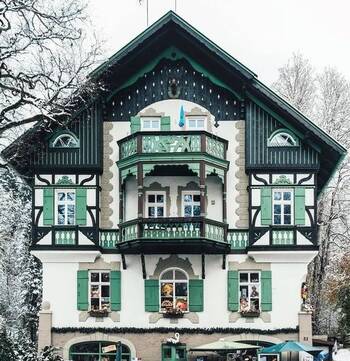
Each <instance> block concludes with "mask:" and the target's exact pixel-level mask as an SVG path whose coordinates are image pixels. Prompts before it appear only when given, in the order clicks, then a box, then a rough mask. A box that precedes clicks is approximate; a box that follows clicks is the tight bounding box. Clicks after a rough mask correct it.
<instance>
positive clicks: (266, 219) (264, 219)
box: [261, 187, 272, 225]
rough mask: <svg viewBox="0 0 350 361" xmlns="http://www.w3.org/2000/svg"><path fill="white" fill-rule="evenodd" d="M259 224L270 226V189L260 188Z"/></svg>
mask: <svg viewBox="0 0 350 361" xmlns="http://www.w3.org/2000/svg"><path fill="white" fill-rule="evenodd" d="M261 224H262V225H270V224H272V189H271V188H270V187H263V188H261Z"/></svg>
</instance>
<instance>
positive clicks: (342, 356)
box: [333, 348, 350, 361]
mask: <svg viewBox="0 0 350 361" xmlns="http://www.w3.org/2000/svg"><path fill="white" fill-rule="evenodd" d="M333 360H334V361H350V349H345V348H342V349H341V350H338V352H337V354H336V355H335V354H333Z"/></svg>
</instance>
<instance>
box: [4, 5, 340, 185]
mask: <svg viewBox="0 0 350 361" xmlns="http://www.w3.org/2000/svg"><path fill="white" fill-rule="evenodd" d="M172 48H175V49H176V50H177V52H178V53H180V54H181V56H183V57H186V60H188V61H189V62H190V63H191V65H192V66H193V67H194V68H196V67H197V68H198V69H199V70H201V71H203V72H204V71H206V72H207V74H206V75H207V76H208V77H209V78H210V79H211V80H213V81H214V82H216V83H217V84H219V85H220V86H221V87H225V88H227V89H230V90H231V91H232V92H233V93H234V94H235V95H236V97H237V98H238V99H240V100H241V101H244V100H247V101H253V102H254V103H255V104H258V105H259V107H261V108H262V109H264V111H266V112H268V113H269V114H270V115H271V116H272V117H273V118H274V119H276V120H277V121H278V122H280V123H281V124H282V125H283V126H284V127H288V128H290V129H292V130H293V131H294V132H295V133H296V134H297V135H298V137H299V138H300V139H301V140H302V141H303V142H304V143H305V144H308V145H309V146H311V147H313V148H314V149H317V151H318V152H319V153H320V158H321V164H320V173H319V179H318V184H319V187H320V188H322V187H323V186H324V185H325V184H326V183H327V182H328V181H329V179H330V178H331V175H332V173H333V172H334V171H335V169H336V167H337V165H338V164H339V163H340V162H341V160H342V159H343V157H344V156H345V154H346V149H345V148H344V147H342V146H341V145H340V144H339V143H337V142H336V141H335V140H334V139H333V138H332V137H330V136H329V135H328V134H327V133H325V132H324V131H323V130H322V129H320V128H319V127H317V126H316V125H315V124H314V123H312V122H311V121H310V120H309V119H308V118H306V117H305V116H304V115H303V114H302V113H300V112H299V111H298V110H296V109H295V108H294V107H293V106H291V105H290V104H288V102H286V101H285V100H284V99H282V98H281V97H279V96H278V95H277V94H276V93H274V92H273V91H272V90H271V89H270V88H268V87H267V86H266V85H264V84H263V83H262V82H260V81H259V80H258V78H257V76H256V74H255V73H254V72H252V71H251V70H250V69H248V68H247V67H246V66H244V65H243V64H242V63H240V62H239V61H238V60H237V59H235V58H234V57H232V56H231V55H230V54H228V53H227V52H225V51H224V50H223V49H221V48H220V47H219V46H217V45H216V44H215V43H214V42H212V41H211V40H209V39H208V38H207V37H205V36H204V35H203V34H202V33H200V32H199V31H198V30H196V29H195V28H194V27H192V26H191V25H190V24H189V23H187V22H186V21H185V20H184V19H182V18H181V17H180V16H178V15H177V14H175V13H174V12H172V11H169V12H168V13H167V14H165V15H164V16H163V17H161V18H160V19H159V20H158V21H156V22H155V23H154V24H152V25H151V26H150V27H148V28H147V29H146V30H145V31H144V32H142V33H141V34H140V35H138V36H137V37H136V38H134V39H133V40H132V41H130V42H129V43H128V44H127V45H126V46H124V47H123V48H122V49H120V50H119V51H118V52H117V53H115V54H114V55H112V56H111V57H110V58H109V59H108V60H107V61H105V62H104V63H103V64H101V65H100V66H99V67H97V68H96V69H95V70H94V71H92V72H91V73H90V75H89V77H90V78H91V79H94V80H96V81H103V82H104V83H105V84H106V85H107V89H108V92H107V94H106V93H105V94H103V95H102V96H101V95H100V96H99V97H100V100H101V98H102V100H105V99H110V98H111V94H113V92H116V91H118V90H120V89H121V88H123V87H127V86H130V85H131V84H132V83H133V82H136V81H137V79H138V77H140V76H142V74H143V73H144V72H146V70H147V69H148V71H149V70H150V69H152V66H155V65H156V64H157V62H158V61H159V60H160V58H162V57H164V56H168V57H169V56H171V49H172ZM145 66H146V68H145ZM147 67H148V68H147ZM145 69H146V70H145ZM27 134H28V135H30V134H33V131H29V132H28V133H27ZM25 137H26V135H25V136H24V138H25ZM21 140H22V141H23V137H21ZM9 149H13V147H12V148H9ZM3 154H4V155H5V156H6V155H8V150H5V151H4V152H3Z"/></svg>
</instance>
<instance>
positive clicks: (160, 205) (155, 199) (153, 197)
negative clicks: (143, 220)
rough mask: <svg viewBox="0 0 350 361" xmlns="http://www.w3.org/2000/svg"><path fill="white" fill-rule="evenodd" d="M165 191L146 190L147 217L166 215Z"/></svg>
mask: <svg viewBox="0 0 350 361" xmlns="http://www.w3.org/2000/svg"><path fill="white" fill-rule="evenodd" d="M165 203H166V201H165V192H162V191H159V192H158V191H155V192H146V215H147V217H149V218H161V217H166V212H165V210H166V208H165Z"/></svg>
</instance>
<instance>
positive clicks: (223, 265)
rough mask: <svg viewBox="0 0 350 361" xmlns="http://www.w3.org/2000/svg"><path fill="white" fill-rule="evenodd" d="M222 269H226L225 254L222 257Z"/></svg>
mask: <svg viewBox="0 0 350 361" xmlns="http://www.w3.org/2000/svg"><path fill="white" fill-rule="evenodd" d="M222 269H226V254H223V255H222Z"/></svg>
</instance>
